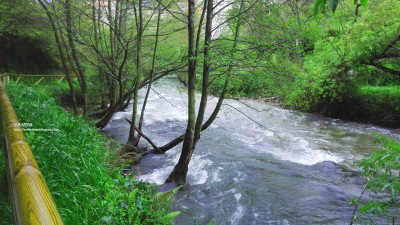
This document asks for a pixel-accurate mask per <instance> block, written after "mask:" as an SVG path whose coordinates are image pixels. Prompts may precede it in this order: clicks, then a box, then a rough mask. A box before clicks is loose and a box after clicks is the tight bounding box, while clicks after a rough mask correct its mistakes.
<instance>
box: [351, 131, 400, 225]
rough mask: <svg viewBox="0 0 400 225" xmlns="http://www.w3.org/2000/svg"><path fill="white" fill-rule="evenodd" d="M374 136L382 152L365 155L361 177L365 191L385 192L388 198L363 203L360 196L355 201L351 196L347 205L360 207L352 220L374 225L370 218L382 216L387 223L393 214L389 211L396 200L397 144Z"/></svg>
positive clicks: (399, 168) (398, 187)
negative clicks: (364, 183) (362, 177)
mask: <svg viewBox="0 0 400 225" xmlns="http://www.w3.org/2000/svg"><path fill="white" fill-rule="evenodd" d="M377 137H378V139H377V140H376V143H379V144H381V146H382V149H381V150H377V151H376V152H374V153H373V154H371V155H368V156H366V157H365V158H364V159H363V161H362V163H361V164H360V165H359V167H360V168H362V169H363V170H364V172H363V174H362V176H364V177H365V178H366V180H367V183H366V185H365V190H368V191H372V192H374V193H375V194H377V193H388V194H389V196H388V197H387V198H385V199H380V200H371V201H368V202H366V203H361V198H362V195H361V196H360V197H359V198H356V197H352V200H351V201H350V204H352V205H355V207H360V208H359V213H358V214H357V215H353V216H354V218H353V219H354V221H360V222H361V223H363V224H374V217H373V216H383V217H385V218H386V219H387V221H391V218H392V217H393V216H394V215H393V214H391V213H392V212H391V211H390V210H389V209H390V208H391V207H393V206H394V205H395V204H396V203H398V201H399V198H398V194H399V192H400V177H399V175H398V173H399V171H400V163H399V162H400V144H399V143H397V142H395V141H393V140H391V139H390V138H387V137H385V136H382V135H377ZM363 193H364V191H363Z"/></svg>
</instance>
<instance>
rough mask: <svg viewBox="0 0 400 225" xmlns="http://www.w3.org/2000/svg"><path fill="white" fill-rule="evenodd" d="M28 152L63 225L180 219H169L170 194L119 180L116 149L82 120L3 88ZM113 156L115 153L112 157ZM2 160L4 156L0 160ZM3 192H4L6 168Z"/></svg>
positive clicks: (38, 97) (6, 211) (18, 88)
mask: <svg viewBox="0 0 400 225" xmlns="http://www.w3.org/2000/svg"><path fill="white" fill-rule="evenodd" d="M7 93H9V97H10V100H11V101H12V103H13V106H14V109H15V111H16V112H17V115H18V117H19V120H20V121H24V123H31V124H32V127H25V129H55V130H53V131H40V132H39V131H32V132H29V131H26V132H25V135H26V138H27V140H28V143H29V145H30V146H31V148H32V152H33V154H34V155H35V158H36V160H37V162H38V164H39V167H40V169H41V171H42V173H43V174H44V178H45V180H46V183H47V185H48V187H49V189H50V191H51V193H52V196H53V198H54V200H55V202H56V205H57V207H58V210H59V212H60V215H61V217H62V219H63V221H64V222H65V224H129V223H132V224H137V223H141V224H170V223H171V222H172V220H173V218H174V217H175V216H176V215H177V214H178V213H169V212H168V204H169V201H170V197H171V194H172V193H169V194H156V192H157V187H155V186H153V185H150V184H146V183H144V182H141V181H135V180H134V179H132V178H134V175H133V174H131V175H125V176H122V175H121V174H120V168H118V167H115V166H116V165H113V164H112V163H111V162H112V161H113V158H114V157H119V156H120V155H119V149H118V147H119V145H118V144H116V143H115V142H108V143H107V140H106V138H105V137H104V136H101V135H99V134H98V133H97V131H96V130H95V129H94V128H92V127H91V126H90V125H89V124H87V122H85V120H83V119H82V118H79V117H74V116H70V115H68V113H66V112H64V111H63V109H62V108H60V107H59V106H57V104H55V100H54V99H53V98H49V97H48V95H46V94H43V93H40V92H37V91H35V90H33V89H32V88H29V87H27V86H26V85H21V84H10V85H8V86H7ZM116 151H117V152H116ZM2 159H3V154H2ZM1 165H2V167H1V168H0V169H1V170H0V173H1V174H2V179H1V187H2V189H3V188H4V189H3V190H6V185H5V181H6V180H5V179H3V177H5V170H4V169H5V168H4V167H3V165H4V164H3V163H1ZM4 194H6V192H5V191H2V192H1V197H0V198H1V200H2V201H1V202H0V212H1V219H2V222H7V221H8V223H9V224H11V209H10V207H9V206H8V205H7V202H8V201H7V200H6V198H7V197H6V195H4Z"/></svg>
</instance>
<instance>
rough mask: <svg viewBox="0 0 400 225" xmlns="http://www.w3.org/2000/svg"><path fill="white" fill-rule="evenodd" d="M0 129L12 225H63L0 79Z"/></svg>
mask: <svg viewBox="0 0 400 225" xmlns="http://www.w3.org/2000/svg"><path fill="white" fill-rule="evenodd" d="M0 107H1V112H0V116H1V120H0V121H1V123H2V124H1V128H2V135H3V138H4V139H3V143H4V152H5V156H6V157H5V158H6V163H7V170H8V173H7V174H8V184H9V185H8V186H9V190H10V195H11V200H12V206H13V212H14V223H15V224H18V225H19V224H32V225H33V224H45V225H50V224H63V222H62V220H61V217H60V215H59V213H58V211H57V208H56V205H55V204H54V201H53V199H52V197H51V194H50V192H49V189H48V188H47V185H46V183H45V181H44V178H43V175H42V173H41V172H40V170H39V167H38V165H37V163H36V161H35V158H34V157H33V155H32V152H31V149H30V147H29V145H28V143H26V140H25V136H24V134H23V132H22V129H21V127H20V126H19V122H18V119H17V116H16V114H15V111H14V109H13V107H12V105H11V103H10V100H9V99H8V96H7V93H6V92H5V89H4V85H3V83H2V82H1V81H0Z"/></svg>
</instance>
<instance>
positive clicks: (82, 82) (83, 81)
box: [65, 0, 87, 117]
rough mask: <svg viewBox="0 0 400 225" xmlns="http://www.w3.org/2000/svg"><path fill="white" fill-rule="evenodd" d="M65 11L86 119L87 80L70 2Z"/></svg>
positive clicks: (67, 0)
mask: <svg viewBox="0 0 400 225" xmlns="http://www.w3.org/2000/svg"><path fill="white" fill-rule="evenodd" d="M65 11H66V17H67V34H68V40H69V46H70V48H71V54H72V57H73V59H74V61H75V64H76V67H77V69H78V74H77V76H79V77H80V79H79V80H80V86H81V91H82V96H83V116H84V117H86V113H87V86H86V78H85V74H84V72H83V68H82V66H81V64H80V62H79V59H78V55H77V51H76V47H75V43H74V40H73V34H72V18H71V5H70V2H69V0H66V1H65Z"/></svg>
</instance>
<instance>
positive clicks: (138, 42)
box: [127, 0, 143, 146]
mask: <svg viewBox="0 0 400 225" xmlns="http://www.w3.org/2000/svg"><path fill="white" fill-rule="evenodd" d="M142 11H143V0H139V21H138V22H139V23H138V25H139V26H138V29H137V37H136V84H135V85H136V86H135V91H134V93H133V94H134V95H133V113H132V125H131V127H130V129H129V137H128V142H127V144H131V145H134V146H136V145H137V140H136V137H135V132H136V131H135V126H136V120H137V113H138V109H137V108H138V107H137V105H138V101H139V88H140V80H141V73H142V68H141V54H140V52H141V49H142V34H143V12H142Z"/></svg>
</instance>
